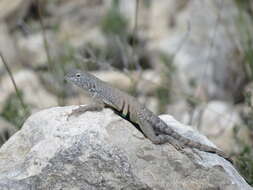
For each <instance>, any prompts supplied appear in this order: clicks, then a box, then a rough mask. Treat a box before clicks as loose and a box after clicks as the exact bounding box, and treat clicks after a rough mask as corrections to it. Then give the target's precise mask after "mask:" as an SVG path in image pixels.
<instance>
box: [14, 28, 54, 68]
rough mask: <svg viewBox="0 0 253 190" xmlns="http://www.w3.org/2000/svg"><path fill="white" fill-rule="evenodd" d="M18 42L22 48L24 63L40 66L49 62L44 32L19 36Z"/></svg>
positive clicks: (21, 53)
mask: <svg viewBox="0 0 253 190" xmlns="http://www.w3.org/2000/svg"><path fill="white" fill-rule="evenodd" d="M47 39H48V34H47ZM49 41H50V40H49ZM17 43H18V47H19V49H20V55H22V57H23V60H24V63H25V64H26V65H31V66H33V67H36V66H37V67H38V66H42V65H45V64H47V54H46V51H45V45H44V40H43V34H42V33H36V34H32V35H28V36H19V40H18V41H17ZM50 52H51V51H50Z"/></svg>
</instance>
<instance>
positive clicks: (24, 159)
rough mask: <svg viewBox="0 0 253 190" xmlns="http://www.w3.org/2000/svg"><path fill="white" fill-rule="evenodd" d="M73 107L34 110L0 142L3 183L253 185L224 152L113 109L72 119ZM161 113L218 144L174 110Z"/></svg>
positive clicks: (134, 186) (36, 185)
mask: <svg viewBox="0 0 253 190" xmlns="http://www.w3.org/2000/svg"><path fill="white" fill-rule="evenodd" d="M73 108H76V107H73V106H72V107H56V108H51V109H48V110H44V111H41V112H38V113H36V114H34V115H32V116H31V117H30V118H29V119H28V120H27V121H26V123H25V124H24V126H23V128H22V129H21V130H20V131H19V132H17V133H16V134H15V135H14V136H12V137H11V138H10V139H9V140H8V142H7V143H5V144H4V145H3V146H2V147H1V149H0V189H15V190H23V189H24V190H27V189H36V190H38V189H86V190H90V189H91V190H92V189H94V190H95V189H96V190H97V189H129V190H130V189H131V190H133V189H160V190H161V189H166V190H167V189H177V190H178V189H180V190H186V189H187V190H191V189H194V190H198V189H225V190H228V189H229V190H238V189H243V190H251V189H252V188H251V187H250V186H249V185H248V184H246V182H245V181H244V179H243V178H242V177H241V176H240V175H239V174H238V172H237V171H236V170H235V169H234V167H233V166H232V165H231V164H230V163H229V162H227V161H226V160H224V159H223V158H220V157H218V156H217V155H214V154H209V153H205V152H200V151H197V150H196V151H192V150H191V149H189V148H186V149H185V150H184V151H183V152H179V151H177V150H175V149H174V148H173V147H172V146H171V145H169V144H165V145H154V144H152V143H151V142H150V141H149V140H147V139H146V138H144V137H143V135H142V134H141V133H140V132H139V131H138V130H136V129H135V128H134V127H133V125H132V124H130V123H129V122H127V121H125V120H123V119H121V118H120V117H119V116H117V115H115V114H114V113H113V112H112V111H111V110H109V109H105V110H103V111H101V112H97V113H95V112H93V113H92V112H86V113H85V114H82V115H80V116H78V117H70V118H69V119H68V120H67V116H66V115H67V114H68V113H70V112H71V110H72V109H73ZM162 119H164V120H165V121H166V122H167V123H168V124H170V125H172V126H173V127H175V128H176V129H177V130H179V132H180V133H183V134H184V135H186V136H188V137H189V138H193V139H195V140H201V142H202V143H207V144H212V143H211V142H210V141H208V140H207V139H206V138H205V137H204V136H201V135H199V134H197V132H194V131H193V130H192V129H190V128H188V127H187V126H183V125H182V124H180V123H178V122H177V121H175V120H174V119H173V118H172V117H169V116H162Z"/></svg>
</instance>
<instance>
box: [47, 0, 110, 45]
mask: <svg viewBox="0 0 253 190" xmlns="http://www.w3.org/2000/svg"><path fill="white" fill-rule="evenodd" d="M48 11H49V12H50V14H51V15H52V17H53V18H54V19H55V24H57V25H59V31H58V40H59V41H60V42H62V43H66V41H67V42H68V43H69V44H71V46H73V47H75V48H78V47H82V46H83V45H84V44H85V43H88V42H90V43H92V44H95V45H99V46H100V45H101V46H103V45H105V38H104V36H103V35H102V33H101V31H99V30H98V26H99V25H100V22H101V18H103V16H104V15H105V12H106V9H105V2H104V1H101V0H95V1H88V0H73V1H58V2H56V1H55V2H51V9H48Z"/></svg>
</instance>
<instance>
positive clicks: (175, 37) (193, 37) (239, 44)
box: [0, 0, 253, 185]
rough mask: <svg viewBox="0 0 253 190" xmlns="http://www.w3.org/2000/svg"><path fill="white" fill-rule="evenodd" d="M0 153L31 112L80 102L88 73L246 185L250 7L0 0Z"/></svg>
mask: <svg viewBox="0 0 253 190" xmlns="http://www.w3.org/2000/svg"><path fill="white" fill-rule="evenodd" d="M0 55H1V60H0V146H1V145H2V144H3V143H4V142H5V141H6V140H7V139H8V138H9V137H10V136H11V135H12V134H14V133H15V132H16V131H18V130H19V129H20V128H21V127H22V124H23V122H24V121H25V120H26V119H27V118H28V117H29V115H31V114H32V113H35V112H37V111H39V110H41V109H45V108H48V107H53V106H65V105H73V104H75V105H79V104H87V103H89V101H90V99H89V97H87V96H85V94H84V93H83V92H82V91H80V90H79V89H77V88H75V87H73V86H72V85H71V84H67V83H66V82H65V81H64V80H63V76H64V74H65V73H66V71H67V70H69V69H70V68H73V67H74V68H79V69H82V70H86V71H90V72H91V73H93V74H95V75H96V76H97V77H99V78H100V79H102V80H104V81H107V82H109V83H111V84H112V85H114V86H115V87H118V88H120V89H122V90H124V91H127V92H128V93H130V94H131V95H133V96H135V97H137V98H138V100H139V101H140V102H142V103H143V104H145V105H146V106H147V107H148V108H150V109H151V110H152V111H153V112H155V113H156V114H171V115H172V116H174V117H175V118H176V119H177V120H179V121H180V122H182V123H184V124H188V125H191V126H192V127H194V128H195V129H197V130H199V131H200V132H201V133H203V134H205V135H206V136H207V137H208V138H209V139H210V140H211V141H213V142H214V143H215V144H216V145H217V146H218V147H220V148H221V149H223V150H224V151H225V152H228V153H229V154H231V156H232V157H233V159H234V160H235V165H236V167H237V168H238V170H239V171H240V172H241V174H242V175H243V176H244V177H245V179H246V180H247V181H248V183H250V184H251V185H252V184H253V149H252V147H253V117H252V116H253V110H252V106H253V97H252V93H253V82H252V81H253V1H252V0H230V1H227V0H201V1H200V0H166V1H164V0H128V1H124V0H92V1H91V0H11V1H10V0H0Z"/></svg>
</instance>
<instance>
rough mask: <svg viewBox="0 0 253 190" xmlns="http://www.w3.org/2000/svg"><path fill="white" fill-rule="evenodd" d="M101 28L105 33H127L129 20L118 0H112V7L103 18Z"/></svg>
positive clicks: (120, 34)
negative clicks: (120, 9)
mask: <svg viewBox="0 0 253 190" xmlns="http://www.w3.org/2000/svg"><path fill="white" fill-rule="evenodd" d="M101 28H102V31H103V32H104V33H105V34H112V35H119V36H122V35H126V29H127V20H126V18H125V17H124V16H123V15H122V14H121V13H120V11H119V2H118V0H113V1H112V7H111V8H110V9H109V10H108V12H107V14H106V15H105V17H104V19H103V20H102V23H101Z"/></svg>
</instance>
